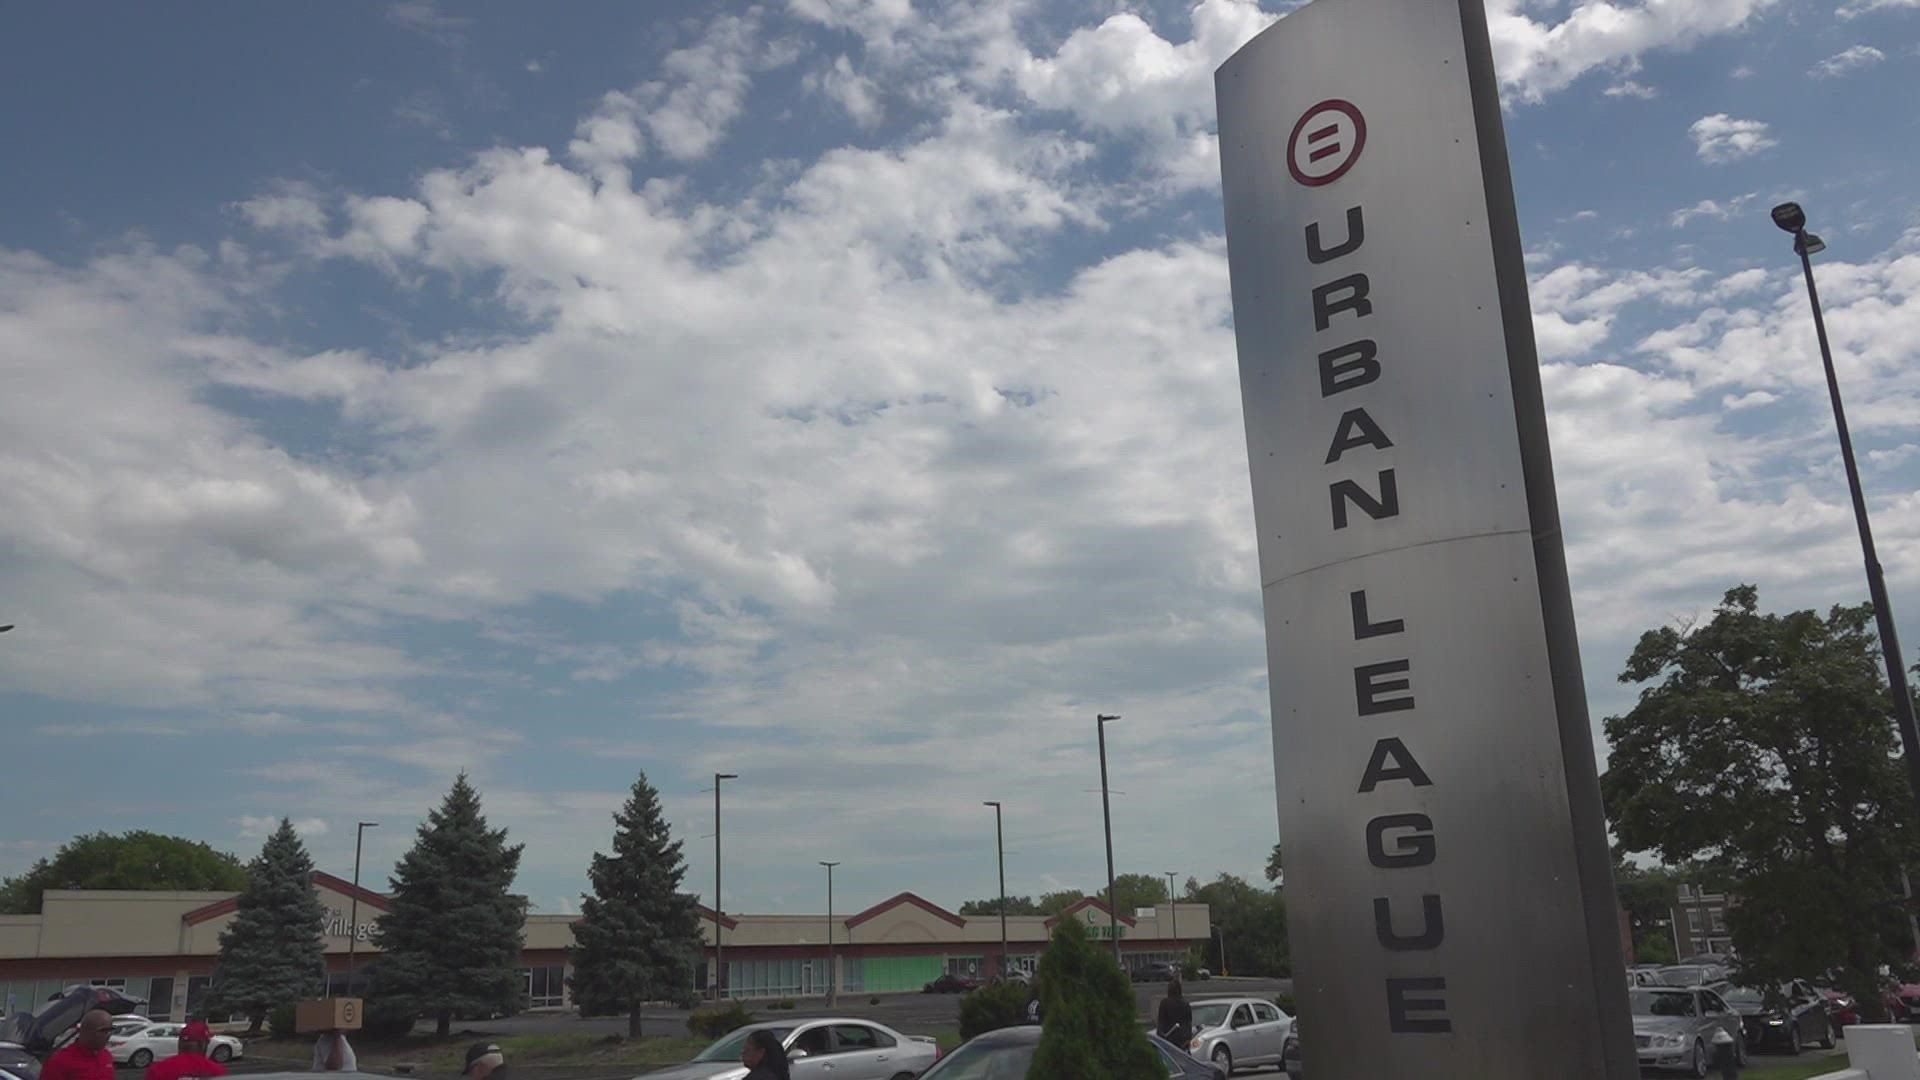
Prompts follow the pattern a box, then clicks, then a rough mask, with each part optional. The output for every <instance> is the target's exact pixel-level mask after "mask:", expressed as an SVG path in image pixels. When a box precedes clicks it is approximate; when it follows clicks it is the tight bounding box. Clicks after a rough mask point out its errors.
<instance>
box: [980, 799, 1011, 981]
mask: <svg viewBox="0 0 1920 1080" xmlns="http://www.w3.org/2000/svg"><path fill="white" fill-rule="evenodd" d="M980 805H981V806H991V807H993V849H994V851H995V852H996V853H997V854H998V855H999V857H1000V975H1001V977H1002V978H1004V977H1005V976H1006V974H1007V835H1006V833H1005V832H1004V831H1003V830H1002V829H1001V828H1000V804H999V803H998V802H983V803H981V804H980Z"/></svg>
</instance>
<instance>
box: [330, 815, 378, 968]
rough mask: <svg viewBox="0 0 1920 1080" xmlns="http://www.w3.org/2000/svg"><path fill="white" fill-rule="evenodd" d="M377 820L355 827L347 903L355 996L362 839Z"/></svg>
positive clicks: (349, 966)
mask: <svg viewBox="0 0 1920 1080" xmlns="http://www.w3.org/2000/svg"><path fill="white" fill-rule="evenodd" d="M379 827H380V823H379V822H377V821H362V822H358V823H356V824H355V825H354V827H353V899H352V900H350V901H349V902H348V904H347V996H348V997H352V996H353V947H354V946H355V945H356V944H358V943H359V941H360V841H361V838H362V837H364V836H366V835H367V830H368V829H377V828H379ZM327 992H328V994H329V995H331V994H332V992H333V980H332V979H328V980H327Z"/></svg>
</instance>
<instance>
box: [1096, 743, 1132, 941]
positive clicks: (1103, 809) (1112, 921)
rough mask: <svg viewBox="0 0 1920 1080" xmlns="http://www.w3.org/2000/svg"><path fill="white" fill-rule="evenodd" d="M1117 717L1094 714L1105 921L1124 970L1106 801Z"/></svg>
mask: <svg viewBox="0 0 1920 1080" xmlns="http://www.w3.org/2000/svg"><path fill="white" fill-rule="evenodd" d="M1118 719H1120V718H1119V717H1118V716H1108V715H1107V714H1105V713H1100V714H1097V715H1095V716H1094V721H1095V724H1094V726H1095V727H1096V728H1098V729H1099V732H1100V817H1101V819H1102V821H1103V822H1104V823H1105V825H1106V830H1107V923H1108V925H1109V926H1110V927H1111V928H1112V933H1113V962H1114V963H1116V964H1119V965H1120V970H1122V971H1125V970H1126V968H1127V965H1126V962H1125V961H1123V960H1121V959H1120V906H1119V905H1118V904H1117V903H1115V902H1114V895H1113V809H1112V807H1111V806H1110V805H1109V804H1108V801H1107V725H1108V724H1109V723H1111V722H1113V721H1115V720H1118Z"/></svg>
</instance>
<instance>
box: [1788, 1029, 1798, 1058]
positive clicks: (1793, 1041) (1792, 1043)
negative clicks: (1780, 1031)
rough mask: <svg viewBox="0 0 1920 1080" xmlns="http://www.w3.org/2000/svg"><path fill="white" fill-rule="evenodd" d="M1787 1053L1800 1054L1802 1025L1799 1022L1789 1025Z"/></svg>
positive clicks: (1796, 1055)
mask: <svg viewBox="0 0 1920 1080" xmlns="http://www.w3.org/2000/svg"><path fill="white" fill-rule="evenodd" d="M1787 1053H1789V1054H1792V1055H1793V1056H1794V1057H1799V1056H1800V1025H1799V1024H1788V1025H1787Z"/></svg>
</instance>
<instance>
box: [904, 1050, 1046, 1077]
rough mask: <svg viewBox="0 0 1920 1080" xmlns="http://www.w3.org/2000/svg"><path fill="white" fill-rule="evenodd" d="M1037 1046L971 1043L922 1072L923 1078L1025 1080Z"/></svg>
mask: <svg viewBox="0 0 1920 1080" xmlns="http://www.w3.org/2000/svg"><path fill="white" fill-rule="evenodd" d="M1037 1049H1039V1044H1037V1043H1017V1044H1011V1045H1010V1044H1007V1043H1000V1044H997V1045H988V1046H983V1045H981V1044H980V1043H978V1042H971V1043H968V1044H967V1045H965V1046H963V1047H961V1048H960V1049H958V1050H955V1051H954V1052H953V1053H951V1054H948V1055H947V1057H946V1058H945V1060H943V1061H941V1062H940V1064H938V1065H935V1066H934V1067H933V1068H931V1069H929V1070H927V1071H926V1072H924V1073H922V1074H921V1080H1025V1077H1026V1075H1027V1068H1028V1066H1030V1065H1032V1064H1033V1052H1034V1051H1035V1050H1037Z"/></svg>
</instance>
